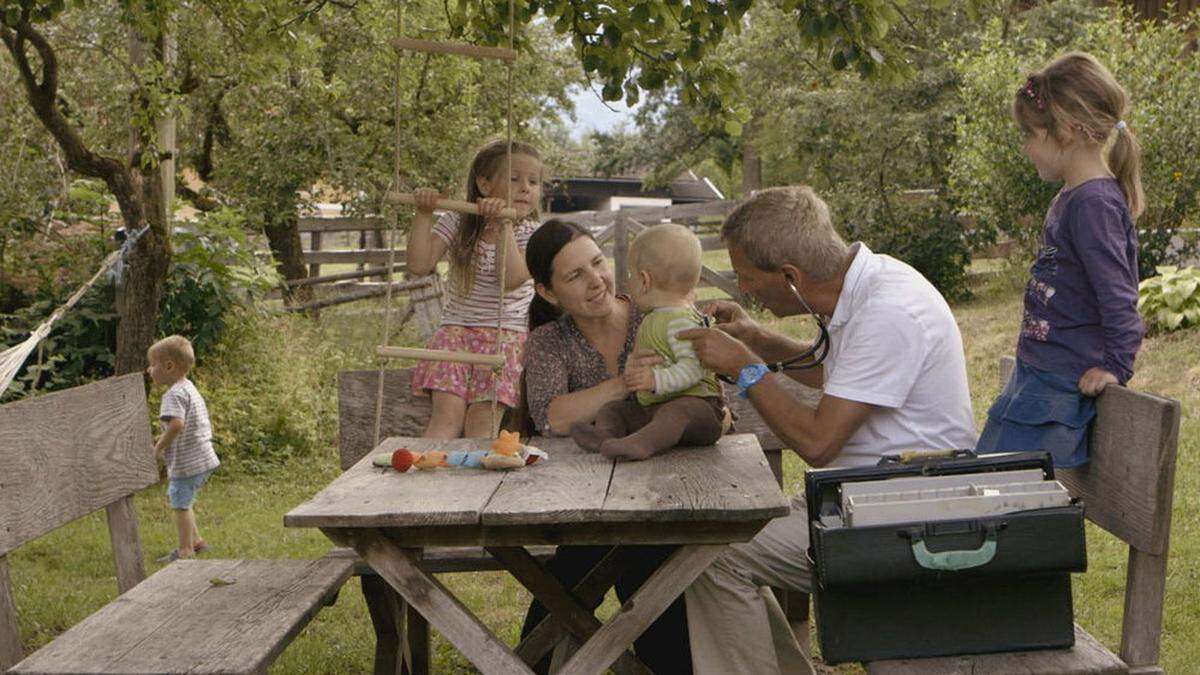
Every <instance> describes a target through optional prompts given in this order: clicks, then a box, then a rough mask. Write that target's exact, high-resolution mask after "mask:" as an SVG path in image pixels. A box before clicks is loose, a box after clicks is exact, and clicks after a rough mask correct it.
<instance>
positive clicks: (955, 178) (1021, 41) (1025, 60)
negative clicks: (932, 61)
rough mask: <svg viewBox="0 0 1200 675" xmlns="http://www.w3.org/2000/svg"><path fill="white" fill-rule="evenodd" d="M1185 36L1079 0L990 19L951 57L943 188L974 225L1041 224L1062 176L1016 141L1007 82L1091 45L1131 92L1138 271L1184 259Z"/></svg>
mask: <svg viewBox="0 0 1200 675" xmlns="http://www.w3.org/2000/svg"><path fill="white" fill-rule="evenodd" d="M1189 39H1190V38H1189V34H1188V30H1187V28H1186V27H1185V26H1181V25H1177V24H1172V23H1169V22H1158V21H1156V22H1143V21H1136V20H1135V19H1133V17H1132V16H1131V15H1130V14H1129V13H1128V12H1127V11H1125V10H1120V9H1116V8H1111V7H1109V8H1097V7H1094V6H1093V5H1092V3H1090V2H1080V1H1070V2H1055V3H1049V4H1047V5H1044V6H1042V7H1039V8H1037V9H1033V10H1030V11H1028V12H1022V13H1021V14H1020V15H1019V22H1018V21H1014V22H1013V23H1012V24H1011V25H1010V26H1009V27H1008V28H1007V30H1006V29H1005V27H1004V24H1002V23H1001V22H999V21H996V22H993V23H992V24H991V25H990V26H989V27H988V29H987V31H986V32H985V34H984V35H983V36H982V42H981V44H980V46H979V48H978V49H976V50H974V51H973V52H970V53H968V54H966V55H965V56H963V57H962V58H960V59H959V60H958V62H957V66H956V67H957V69H958V71H959V73H960V74H961V77H962V79H963V86H962V88H961V98H962V101H963V106H962V112H961V114H960V116H959V118H958V123H957V135H958V151H957V152H956V153H955V156H954V158H953V162H952V165H951V188H952V191H953V192H954V193H956V194H957V195H958V196H959V198H960V199H961V201H962V202H963V206H964V207H965V210H966V211H967V212H969V214H970V215H972V216H974V217H975V218H976V219H977V221H978V223H979V226H980V227H979V229H981V230H984V231H988V232H991V233H1002V234H1005V235H1008V236H1011V237H1013V238H1015V239H1018V240H1021V241H1025V242H1031V241H1033V240H1034V239H1036V238H1037V236H1038V235H1039V234H1040V232H1041V223H1042V219H1041V214H1042V213H1044V212H1045V210H1046V208H1047V206H1048V205H1049V204H1050V200H1051V199H1052V198H1053V195H1054V192H1055V191H1056V190H1057V189H1058V186H1057V185H1055V184H1053V183H1048V182H1045V181H1042V180H1041V179H1040V178H1038V175H1037V172H1036V171H1035V170H1034V168H1033V166H1032V165H1031V164H1030V163H1029V161H1028V160H1027V159H1026V158H1025V157H1024V155H1023V154H1022V152H1021V140H1022V139H1021V135H1020V132H1019V130H1018V129H1017V126H1016V124H1015V123H1014V122H1013V121H1012V117H1011V113H1010V109H1011V106H1012V97H1013V92H1014V91H1015V90H1016V87H1017V86H1018V85H1019V83H1020V82H1021V81H1022V78H1023V77H1024V74H1025V73H1028V72H1029V71H1031V70H1033V69H1035V68H1038V67H1040V66H1042V65H1043V64H1044V63H1046V62H1047V61H1048V60H1049V59H1050V58H1052V57H1053V56H1054V55H1056V54H1059V53H1062V52H1064V51H1069V50H1075V49H1078V50H1083V51H1088V52H1091V53H1092V54H1095V55H1096V56H1098V57H1099V58H1100V59H1101V60H1102V61H1103V62H1104V63H1105V65H1106V66H1107V67H1108V68H1109V70H1111V71H1112V72H1113V73H1114V75H1115V76H1116V77H1117V79H1118V81H1119V82H1120V83H1121V84H1122V86H1123V87H1124V88H1125V89H1126V91H1128V92H1129V96H1130V101H1131V106H1130V111H1129V113H1128V115H1127V117H1126V120H1127V121H1128V124H1129V126H1130V128H1131V129H1132V130H1133V132H1134V134H1135V135H1136V136H1137V138H1138V142H1139V143H1140V144H1141V147H1142V161H1141V171H1142V181H1143V185H1144V187H1145V190H1146V206H1147V208H1146V212H1145V213H1144V214H1143V215H1142V217H1141V218H1140V219H1139V221H1138V229H1139V236H1138V239H1139V248H1140V250H1139V265H1140V267H1141V269H1140V270H1139V273H1140V275H1141V276H1143V277H1146V276H1150V275H1153V274H1154V270H1155V267H1157V266H1159V265H1162V264H1164V263H1169V262H1175V261H1180V260H1188V259H1190V258H1191V257H1192V256H1193V255H1194V254H1195V252H1196V251H1197V250H1198V248H1197V247H1198V243H1197V241H1196V239H1195V238H1189V237H1179V236H1178V231H1179V228H1180V227H1185V226H1186V224H1187V223H1195V222H1197V221H1198V220H1200V126H1197V124H1196V123H1195V120H1197V119H1200V97H1197V96H1196V95H1195V92H1196V91H1200V54H1197V53H1195V52H1194V51H1193V52H1187V51H1186V50H1185V49H1184V45H1186V44H1187V42H1188V40H1189Z"/></svg>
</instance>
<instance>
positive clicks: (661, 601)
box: [561, 544, 727, 675]
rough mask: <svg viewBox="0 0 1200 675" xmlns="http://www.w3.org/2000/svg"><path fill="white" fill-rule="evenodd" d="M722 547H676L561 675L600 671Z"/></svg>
mask: <svg viewBox="0 0 1200 675" xmlns="http://www.w3.org/2000/svg"><path fill="white" fill-rule="evenodd" d="M726 549H727V546H726V545H725V544H717V545H711V544H706V545H689V546H682V547H680V548H679V550H678V551H676V552H675V553H674V554H672V555H671V557H670V558H668V559H667V562H665V563H663V564H662V566H661V567H659V568H658V569H657V570H655V572H654V574H652V575H650V578H649V579H647V580H646V583H644V584H642V587H641V588H639V589H638V591H637V592H636V593H634V594H633V597H632V598H630V599H629V601H628V602H626V603H625V604H624V605H622V606H621V609H620V610H619V611H618V612H617V614H616V615H615V616H613V618H612V619H610V620H609V621H608V623H606V624H604V626H603V627H602V628H600V630H598V631H596V633H595V634H593V635H592V637H591V639H589V640H588V641H587V643H585V644H584V645H583V646H582V647H580V649H579V651H578V652H575V655H574V656H573V657H571V660H570V661H568V662H567V665H566V666H564V667H563V669H562V671H561V672H562V675H584V674H589V675H590V674H591V673H601V672H603V671H604V669H605V668H608V667H609V666H610V665H612V663H613V662H614V661H616V660H617V658H618V657H619V656H620V655H621V653H622V652H624V651H625V650H626V649H628V648H629V645H631V644H633V641H634V640H635V639H637V637H638V636H639V635H641V634H642V631H644V630H646V628H647V627H648V626H649V625H650V624H651V623H653V622H654V620H655V619H657V618H658V616H659V615H660V614H662V613H663V612H664V611H665V610H666V609H667V607H668V606H669V605H670V604H671V603H672V602H674V600H675V598H677V597H679V595H680V594H681V593H683V592H684V591H685V590H686V589H687V587H688V586H690V585H691V583H692V582H693V581H694V580H695V579H696V577H698V576H700V573H701V572H703V571H704V570H705V569H707V568H708V566H709V565H710V564H711V563H712V561H713V560H715V559H716V557H717V556H718V555H720V554H721V553H723V552H724V551H725V550H726Z"/></svg>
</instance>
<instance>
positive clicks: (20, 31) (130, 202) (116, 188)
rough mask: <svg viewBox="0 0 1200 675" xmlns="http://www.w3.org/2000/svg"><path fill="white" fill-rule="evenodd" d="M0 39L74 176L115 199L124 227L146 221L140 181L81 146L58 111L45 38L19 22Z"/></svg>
mask: <svg viewBox="0 0 1200 675" xmlns="http://www.w3.org/2000/svg"><path fill="white" fill-rule="evenodd" d="M0 39H3V41H4V46H5V47H7V48H8V52H9V54H11V55H12V58H13V62H14V63H16V65H17V71H18V72H19V73H20V75H21V82H22V83H23V84H24V85H25V92H26V94H27V95H28V98H29V104H30V106H31V107H32V108H33V111H34V114H36V115H37V117H38V119H39V120H40V121H41V122H42V125H43V126H45V127H46V130H47V131H49V132H50V135H52V136H54V140H55V141H57V142H58V145H59V147H60V148H62V151H63V154H64V155H65V156H66V158H67V166H68V167H70V169H71V170H72V171H75V172H76V173H80V174H83V175H85V176H90V177H92V178H100V179H102V180H103V181H104V182H105V184H107V185H108V189H109V190H110V191H111V192H112V193H113V195H114V196H115V197H116V198H117V203H118V205H119V206H120V208H121V215H122V217H123V218H124V220H125V222H126V224H128V225H134V224H140V223H143V222H144V221H145V209H144V208H143V204H142V200H141V196H140V189H139V188H140V185H139V184H140V179H139V177H136V176H135V175H134V174H133V172H132V171H130V169H129V167H127V166H126V165H125V164H123V163H122V162H120V161H119V160H116V159H113V158H112V157H105V156H103V155H100V154H97V153H95V152H92V151H91V150H89V149H88V147H87V145H85V144H84V142H83V138H82V136H80V134H79V132H78V131H77V130H76V129H75V128H74V127H72V126H71V124H70V122H68V121H67V118H66V116H65V115H63V113H62V110H61V109H59V107H58V59H57V57H56V56H55V53H54V48H53V47H52V46H51V45H50V43H49V42H48V41H47V40H46V38H45V37H44V36H43V35H42V34H41V33H39V32H38V31H37V29H36V28H34V27H33V25H32V24H30V23H29V22H28V21H25V20H22V21H20V22H18V23H17V25H16V26H15V27H14V28H9V27H7V26H4V25H0ZM27 43H28V44H31V45H33V47H34V49H35V50H37V53H38V57H39V58H40V59H41V60H42V81H41V82H40V83H39V82H38V81H37V76H36V75H35V74H34V70H33V66H32V65H31V64H30V63H29V55H28V54H27V52H26V44H27Z"/></svg>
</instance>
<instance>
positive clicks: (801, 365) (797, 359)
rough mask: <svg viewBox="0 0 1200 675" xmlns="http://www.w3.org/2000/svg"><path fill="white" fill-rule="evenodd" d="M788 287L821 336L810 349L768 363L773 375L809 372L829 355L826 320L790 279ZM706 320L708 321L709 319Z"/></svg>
mask: <svg viewBox="0 0 1200 675" xmlns="http://www.w3.org/2000/svg"><path fill="white" fill-rule="evenodd" d="M787 285H788V288H790V289H792V295H795V296H796V299H797V300H799V301H800V304H801V305H803V306H804V311H806V312H808V314H809V316H811V317H812V318H813V320H815V321H816V322H817V330H819V331H820V335H818V336H817V339H816V341H815V342H813V343H812V345H811V346H810V347H809V348H808V349H805V350H804V351H802V352H800V353H799V354H797V355H795V356H793V357H791V358H789V359H784V360H783V361H776V362H775V363H768V364H767V369H768V370H770V371H771V372H773V373H781V372H783V371H785V370H809V369H810V368H816V367H817V366H819V365H821V363H822V362H824V361H825V357H826V356H828V355H829V328H828V327H826V326H825V320H824V319H822V318H821V315H820V314H817V313H816V312H814V311H812V307H809V306H808V303H807V302H805V301H804V296H802V295H800V291H798V290H796V284H794V283H792V281H791V280H790V279H789V280H788V282H787ZM705 318H706V319H707V318H708V317H705ZM706 323H707V321H706ZM717 377H719V378H720V379H721V381H723V382H728V383H729V384H737V380H735V379H733V378H731V377H726V376H725V375H717Z"/></svg>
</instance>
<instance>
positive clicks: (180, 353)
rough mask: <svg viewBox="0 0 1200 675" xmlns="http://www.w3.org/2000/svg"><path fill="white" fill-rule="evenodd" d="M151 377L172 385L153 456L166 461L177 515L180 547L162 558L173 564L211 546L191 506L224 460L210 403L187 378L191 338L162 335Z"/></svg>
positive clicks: (151, 354) (153, 349)
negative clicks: (214, 436) (210, 415)
mask: <svg viewBox="0 0 1200 675" xmlns="http://www.w3.org/2000/svg"><path fill="white" fill-rule="evenodd" d="M146 357H147V359H148V360H149V361H150V367H149V368H147V369H146V372H148V373H149V375H150V379H152V380H154V384H156V385H158V386H160V387H167V391H166V392H165V393H164V394H163V397H162V404H161V405H160V407H159V412H158V418H159V420H160V421H161V422H162V425H163V433H162V436H161V437H159V439H158V443H155V444H154V455H155V457H156V458H158V460H159V461H160V462H163V463H164V464H166V466H167V501H168V502H169V503H170V504H171V509H172V512H173V513H174V516H175V529H176V532H177V533H178V534H179V547H178V548H176V549H175V550H173V551H171V552H170V553H168V554H166V555H164V556H163V557H161V558H159V559H158V562H161V563H169V562H173V561H175V560H178V559H179V558H190V557H192V556H193V555H195V554H196V553H203V552H204V551H206V550H208V543H207V542H205V541H204V539H203V538H201V536H200V530H199V529H197V528H196V514H195V513H194V512H193V511H192V506H193V505H194V504H195V503H196V493H197V492H198V491H199V490H200V487H201V486H202V485H204V482H205V481H207V480H208V477H209V476H210V475H212V472H213V471H215V470H216V468H217V467H218V466H219V465H220V464H221V462H220V460H218V459H217V453H216V452H214V451H213V446H212V426H211V425H210V424H209V421H208V407H207V406H205V405H204V397H203V396H201V395H200V392H199V391H198V390H197V389H196V385H194V384H192V381H191V380H189V379H188V378H187V375H188V371H190V370H191V369H192V366H193V365H195V363H196V356H195V353H194V352H193V351H192V343H191V342H189V341H188V339H187V338H185V337H182V336H180V335H172V336H171V337H168V338H163V339H162V340H159V341H158V342H155V343H154V344H153V345H151V346H150V349H149V351H147V352H146Z"/></svg>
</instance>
